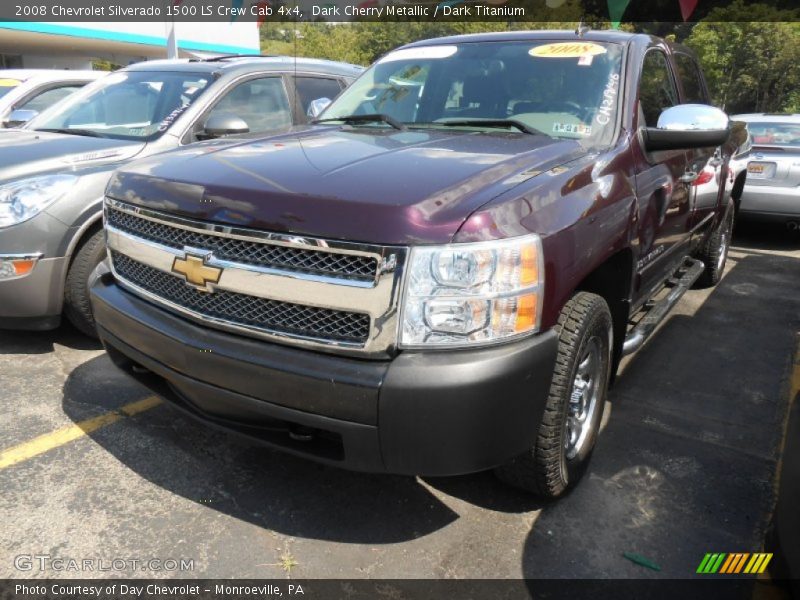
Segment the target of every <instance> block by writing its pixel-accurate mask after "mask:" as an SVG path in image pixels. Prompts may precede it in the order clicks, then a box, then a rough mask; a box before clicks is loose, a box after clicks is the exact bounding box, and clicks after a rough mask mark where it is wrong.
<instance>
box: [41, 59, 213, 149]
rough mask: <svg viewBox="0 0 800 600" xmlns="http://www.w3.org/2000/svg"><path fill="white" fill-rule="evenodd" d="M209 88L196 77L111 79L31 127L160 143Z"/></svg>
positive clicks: (161, 74)
mask: <svg viewBox="0 0 800 600" xmlns="http://www.w3.org/2000/svg"><path fill="white" fill-rule="evenodd" d="M208 83H209V80H208V79H206V78H205V77H203V76H200V75H198V74H196V73H179V72H166V71H154V72H146V71H130V72H118V73H112V74H110V75H106V76H105V77H103V78H102V79H99V80H97V81H95V82H93V83H91V84H89V85H87V86H86V87H84V88H83V89H81V90H80V91H78V92H76V93H74V94H72V95H71V96H69V97H68V98H65V99H64V101H63V102H60V103H58V104H56V105H54V106H52V107H50V108H48V109H47V110H45V111H44V112H42V113H41V114H40V115H39V116H37V117H35V118H34V119H33V120H31V121H30V122H29V124H28V127H30V128H31V129H41V130H47V129H88V130H89V131H92V132H94V133H95V134H96V135H98V136H100V137H108V138H113V139H127V140H145V139H155V138H157V137H158V136H160V135H162V134H163V133H164V131H166V130H167V129H169V127H170V126H171V125H172V123H173V122H174V121H175V119H177V118H178V116H180V114H181V113H182V112H183V111H185V110H186V108H187V107H188V106H189V105H190V104H191V103H192V102H194V101H195V100H196V99H197V97H198V96H200V94H202V92H203V90H205V89H206V87H207V86H208Z"/></svg>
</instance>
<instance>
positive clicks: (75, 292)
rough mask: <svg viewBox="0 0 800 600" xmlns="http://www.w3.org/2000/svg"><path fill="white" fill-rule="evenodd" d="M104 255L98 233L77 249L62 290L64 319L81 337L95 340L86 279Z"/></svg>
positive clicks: (104, 249) (103, 245)
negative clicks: (83, 335)
mask: <svg viewBox="0 0 800 600" xmlns="http://www.w3.org/2000/svg"><path fill="white" fill-rule="evenodd" d="M105 255H106V244H105V239H104V237H103V230H102V229H101V230H100V231H96V232H94V233H93V234H92V235H91V236H90V237H89V238H87V239H85V240H83V241H82V242H81V243H80V245H79V246H78V249H77V251H76V252H75V257H74V258H73V259H72V263H71V264H70V266H69V271H68V272H67V281H66V284H65V287H64V315H65V316H66V317H67V319H69V321H70V323H72V324H73V325H74V326H75V328H76V329H78V330H79V331H80V332H81V333H83V334H85V335H87V336H89V337H91V338H95V339H97V330H96V328H95V324H94V315H93V314H92V304H91V302H90V301H89V275H91V274H92V271H94V269H95V267H96V266H97V265H98V264H100V262H101V261H102V260H103V258H105Z"/></svg>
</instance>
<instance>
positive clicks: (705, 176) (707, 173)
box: [692, 167, 714, 185]
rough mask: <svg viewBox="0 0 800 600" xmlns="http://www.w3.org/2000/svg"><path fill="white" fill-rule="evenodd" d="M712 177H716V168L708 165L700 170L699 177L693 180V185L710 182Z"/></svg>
mask: <svg viewBox="0 0 800 600" xmlns="http://www.w3.org/2000/svg"><path fill="white" fill-rule="evenodd" d="M712 179H714V169H710V168H708V167H706V168H705V169H703V170H702V171H700V175H698V176H697V179H695V180H694V181H693V182H692V185H703V184H704V183H708V182H709V181H711V180H712Z"/></svg>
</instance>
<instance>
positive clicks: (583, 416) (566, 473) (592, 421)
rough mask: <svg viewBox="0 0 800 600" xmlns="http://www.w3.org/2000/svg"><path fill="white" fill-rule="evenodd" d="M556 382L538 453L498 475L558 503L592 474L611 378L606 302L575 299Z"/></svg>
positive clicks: (561, 323)
mask: <svg viewBox="0 0 800 600" xmlns="http://www.w3.org/2000/svg"><path fill="white" fill-rule="evenodd" d="M556 329H557V331H558V332H559V342H558V356H557V358H556V366H555V372H554V374H553V382H552V384H551V385H550V393H549V396H548V399H547V406H546V407H545V411H544V415H543V417H542V422H541V424H540V425H539V431H538V433H537V436H536V442H535V445H534V447H533V448H531V449H530V450H529V451H527V452H525V453H524V454H521V455H520V456H518V457H516V458H514V459H512V460H511V461H509V462H508V463H507V464H505V465H503V466H501V467H498V468H497V469H495V474H496V475H497V476H498V478H499V479H500V480H502V481H504V482H506V483H508V484H510V485H513V486H515V487H518V488H521V489H524V490H526V491H529V492H532V493H534V494H537V495H538V496H542V497H544V498H556V497H558V496H560V495H562V494H563V493H564V492H565V491H566V490H567V489H568V488H569V487H571V486H572V485H574V484H575V483H576V482H577V481H578V480H579V479H580V477H581V475H582V474H583V472H584V471H585V469H586V466H587V464H588V462H589V457H590V456H591V453H592V450H593V449H594V445H595V441H596V440H597V432H598V430H599V429H600V421H601V420H602V416H603V409H604V407H605V402H606V396H607V391H608V381H609V377H610V374H611V342H612V340H611V336H612V333H611V331H612V320H611V312H610V311H609V309H608V305H607V304H606V301H605V300H603V298H601V297H600V296H597V295H595V294H590V293H587V292H579V293H577V294H575V295H574V296H573V297H572V299H570V301H569V302H567V304H566V306H564V309H563V310H562V311H561V315H560V316H559V319H558V324H557V325H556Z"/></svg>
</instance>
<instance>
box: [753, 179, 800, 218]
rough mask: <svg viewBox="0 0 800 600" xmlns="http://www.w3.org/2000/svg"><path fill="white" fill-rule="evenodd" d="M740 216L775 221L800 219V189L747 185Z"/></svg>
mask: <svg viewBox="0 0 800 600" xmlns="http://www.w3.org/2000/svg"><path fill="white" fill-rule="evenodd" d="M739 214H740V215H741V216H743V217H749V216H752V217H755V218H761V219H767V220H774V221H796V220H798V219H800V187H778V186H766V185H745V186H744V190H743V191H742V198H741V200H740V203H739Z"/></svg>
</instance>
